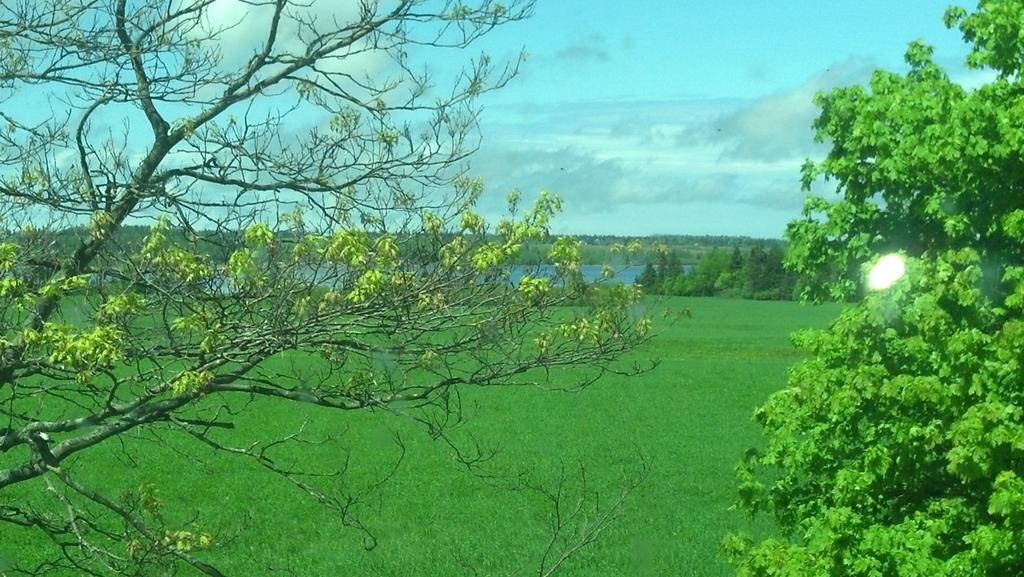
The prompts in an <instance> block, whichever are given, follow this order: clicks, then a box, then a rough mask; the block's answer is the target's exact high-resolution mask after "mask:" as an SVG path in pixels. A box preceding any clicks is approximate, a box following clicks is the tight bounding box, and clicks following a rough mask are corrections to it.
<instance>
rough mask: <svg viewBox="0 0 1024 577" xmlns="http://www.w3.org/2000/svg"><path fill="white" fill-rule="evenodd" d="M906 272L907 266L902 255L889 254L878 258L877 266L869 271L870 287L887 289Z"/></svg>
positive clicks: (872, 288)
mask: <svg viewBox="0 0 1024 577" xmlns="http://www.w3.org/2000/svg"><path fill="white" fill-rule="evenodd" d="M906 272H907V266H906V263H905V262H904V261H903V257H902V256H900V255H898V254H887V255H885V256H883V257H882V258H880V259H878V262H876V263H875V266H873V267H871V271H869V272H868V288H870V289H871V290H885V289H887V288H889V287H891V286H892V285H893V283H895V282H896V281H898V280H900V279H901V278H903V274H904V273H906Z"/></svg>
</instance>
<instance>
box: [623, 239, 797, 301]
mask: <svg viewBox="0 0 1024 577" xmlns="http://www.w3.org/2000/svg"><path fill="white" fill-rule="evenodd" d="M783 256H784V252H783V248H782V246H781V245H780V244H772V245H771V246H769V247H767V248H765V247H764V246H761V245H759V244H755V245H754V246H751V247H749V248H747V249H746V250H744V249H741V248H740V247H739V246H734V247H733V248H732V249H731V250H725V249H720V248H717V247H716V248H712V249H711V250H710V251H708V252H706V253H705V254H704V255H703V256H702V257H701V258H700V260H699V261H698V262H697V264H695V265H692V266H689V267H687V266H684V265H683V263H682V262H681V261H680V259H679V256H678V255H677V254H676V253H675V252H674V251H661V253H660V254H658V255H657V259H656V263H655V262H651V261H648V262H647V266H646V267H645V268H644V271H643V272H642V273H641V274H640V275H639V276H637V279H636V282H637V284H639V285H640V286H642V287H643V288H644V292H646V293H648V294H660V295H676V296H722V297H732V298H746V299H756V300H790V299H792V298H793V295H794V291H795V290H796V276H795V275H794V274H793V273H792V272H790V271H787V270H785V268H784V267H783Z"/></svg>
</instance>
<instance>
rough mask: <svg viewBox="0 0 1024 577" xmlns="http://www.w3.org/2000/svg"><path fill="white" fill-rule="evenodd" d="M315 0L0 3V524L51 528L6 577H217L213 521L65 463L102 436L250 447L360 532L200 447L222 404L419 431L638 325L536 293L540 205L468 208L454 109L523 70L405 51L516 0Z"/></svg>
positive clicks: (551, 206)
mask: <svg viewBox="0 0 1024 577" xmlns="http://www.w3.org/2000/svg"><path fill="white" fill-rule="evenodd" d="M337 4H338V5H342V6H343V7H341V8H336V7H335V3H330V2H321V3H312V2H311V3H308V4H307V3H302V2H296V1H293V0H132V1H128V0H15V1H11V2H0V90H3V98H4V104H3V105H2V109H0V116H2V117H3V118H2V120H3V127H2V129H0V166H2V168H0V196H2V201H0V522H2V523H0V525H4V526H6V527H7V529H5V531H9V530H10V528H12V527H15V528H21V529H22V530H24V531H27V532H32V533H33V535H35V536H37V537H39V538H40V539H45V541H46V542H48V543H49V548H48V549H47V550H46V551H38V550H37V551H34V552H33V555H32V559H33V561H32V563H31V564H28V563H26V562H23V560H22V559H14V560H13V563H14V566H8V567H5V568H0V571H7V572H21V573H32V572H37V573H45V574H48V575H51V574H74V575H80V574H93V575H107V574H111V575H116V574H126V575H127V574H131V575H140V574H149V573H148V571H150V570H152V569H154V568H163V569H160V570H163V571H169V572H170V571H176V570H178V569H189V570H193V571H198V572H200V573H204V574H207V575H220V574H221V573H220V572H219V570H218V569H217V568H216V567H214V566H213V565H212V564H211V563H210V562H209V561H208V560H205V559H206V557H205V553H206V550H207V549H208V548H209V547H211V546H213V545H215V544H216V541H217V538H218V536H217V535H216V534H209V533H207V532H205V531H202V530H201V529H196V528H194V527H200V528H201V527H202V525H201V522H200V523H198V524H194V525H189V527H192V528H188V527H181V526H174V525H173V524H172V523H171V522H169V521H166V519H167V518H168V517H166V516H162V515H159V514H157V512H156V509H157V508H158V507H162V508H169V507H173V505H174V503H173V496H172V497H168V496H167V495H164V497H163V498H162V501H161V503H159V504H158V503H157V500H156V499H155V498H153V496H152V494H150V492H149V490H148V489H146V488H145V487H143V488H139V489H138V490H133V491H127V492H111V491H108V490H107V487H106V486H105V485H104V483H102V482H98V481H96V479H95V478H94V477H89V478H85V476H82V475H80V474H79V470H80V468H81V467H82V466H83V464H84V463H88V462H89V460H90V458H91V456H92V455H94V454H96V451H98V450H100V449H101V448H102V447H104V446H107V445H109V444H111V442H112V441H115V440H117V439H118V438H120V437H122V436H123V435H126V434H139V432H140V431H145V432H146V433H147V434H148V438H151V439H154V440H156V441H157V442H156V443H154V445H153V450H154V451H161V450H163V451H174V452H176V453H184V454H187V455H188V456H189V458H191V459H196V460H209V459H218V458H220V456H221V455H224V454H228V453H230V454H234V455H240V456H243V457H245V458H249V459H251V460H252V462H254V463H256V464H258V465H260V466H262V467H265V468H266V469H268V470H270V471H272V472H274V473H275V474H277V475H279V476H280V477H281V478H282V480H284V481H286V482H291V483H293V484H294V485H295V487H296V488H297V489H298V490H299V491H302V492H305V493H307V494H308V495H309V496H310V497H311V498H313V499H315V500H317V501H318V502H320V503H322V504H323V505H324V506H326V507H330V508H334V509H336V510H337V511H339V512H340V515H339V518H340V519H341V520H342V521H343V522H345V523H350V524H354V525H358V519H355V518H353V517H352V516H351V515H350V514H348V513H347V507H348V505H349V504H350V503H351V502H352V498H351V495H346V494H344V493H341V492H339V491H338V490H337V487H336V485H335V484H332V483H331V482H330V481H331V480H332V479H334V478H335V477H333V476H326V477H316V476H313V477H311V476H308V475H304V473H305V472H307V471H304V470H302V469H301V468H298V469H296V468H290V467H283V466H280V465H279V464H278V461H275V460H274V459H272V458H271V457H270V456H269V454H268V452H267V448H268V446H267V444H266V443H262V444H260V443H255V442H252V443H246V442H239V441H238V434H239V433H238V431H231V433H232V434H233V435H235V436H233V437H222V434H224V431H226V430H230V428H231V427H232V426H233V423H234V419H235V418H236V415H238V414H239V412H240V411H241V412H245V411H260V410H263V408H265V407H267V406H270V404H273V403H286V404H287V403H293V404H298V403H306V404H313V405H318V406H321V407H324V408H328V409H331V410H334V411H337V412H343V411H361V410H378V411H393V412H395V411H400V412H401V414H403V415H407V416H410V417H412V418H413V419H416V420H418V421H420V422H422V423H424V424H426V425H427V427H428V429H429V432H430V433H431V434H432V435H434V436H435V437H438V438H442V439H443V438H445V435H446V425H448V424H450V423H452V422H454V421H456V420H457V419H458V416H459V415H458V403H457V402H456V400H457V399H456V397H457V395H458V391H459V390H461V389H462V388H464V387H468V386H484V385H508V384H529V383H539V382H542V381H544V380H545V379H546V378H548V376H549V375H550V374H551V372H550V371H551V369H553V368H557V367H567V366H571V367H573V371H571V374H572V375H573V376H574V377H575V379H577V380H575V381H573V382H571V383H559V385H564V386H578V385H584V384H586V383H588V382H590V381H592V380H593V379H594V378H596V377H597V376H598V375H599V374H600V373H601V372H602V371H604V370H607V369H608V367H609V363H610V362H611V361H612V360H613V359H615V358H616V357H617V356H618V355H619V354H620V353H621V352H623V351H625V350H627V349H629V348H631V347H632V346H634V345H635V344H636V343H638V342H639V341H641V340H642V339H643V338H644V334H645V332H646V327H647V321H646V320H644V319H641V318H638V317H636V315H635V313H634V308H633V307H632V306H631V303H632V302H633V301H634V300H635V298H636V294H635V292H634V291H633V290H632V289H627V288H621V289H618V290H617V291H613V292H612V294H611V298H607V299H602V301H601V305H600V307H599V308H597V307H596V306H591V307H581V306H576V307H572V308H567V307H561V306H559V305H562V304H565V303H567V302H570V301H571V302H579V299H578V298H577V297H578V296H579V295H578V294H575V291H579V290H584V289H585V287H584V286H583V285H581V284H580V283H577V282H572V281H574V279H575V277H576V275H577V273H578V266H579V258H580V249H579V245H578V244H577V243H576V242H575V241H573V240H571V239H558V240H556V241H555V242H554V243H553V248H552V250H551V253H550V264H551V265H552V267H553V269H554V270H555V271H556V273H555V276H554V277H553V278H545V277H541V276H538V275H534V276H530V275H525V276H522V277H521V278H518V276H513V274H512V269H511V263H512V262H513V260H514V258H515V256H516V254H517V251H518V250H519V248H520V247H521V246H522V245H523V243H525V242H529V241H531V240H537V239H541V238H543V237H545V236H546V235H547V234H548V223H549V219H550V218H551V216H552V215H553V214H554V213H555V212H557V211H558V209H559V204H558V201H557V198H555V197H553V196H548V195H541V196H540V197H539V199H538V200H537V201H536V203H535V204H533V205H532V206H531V207H529V208H528V209H526V210H517V204H518V201H519V199H518V197H517V195H512V196H511V197H510V199H509V200H510V213H509V217H508V218H507V219H504V220H501V221H500V222H498V223H496V224H495V225H494V226H493V227H492V226H491V225H489V224H488V223H487V222H485V220H484V219H483V218H482V217H481V216H480V215H478V214H477V213H476V212H474V206H475V203H476V201H477V198H478V197H479V195H480V194H481V190H482V185H481V184H480V183H479V182H478V181H477V180H475V179H473V178H471V177H470V176H468V175H467V174H466V172H465V170H466V165H465V161H466V159H467V157H468V156H469V155H470V154H471V153H472V152H473V151H474V149H475V147H476V145H477V133H476V119H477V114H478V104H477V99H478V97H479V96H480V95H482V94H484V93H486V92H488V91H490V90H493V89H495V88H497V87H500V86H502V85H503V84H505V83H506V82H507V81H508V80H509V79H510V78H511V77H512V76H513V75H514V74H515V72H516V68H517V66H518V64H519V61H518V60H514V61H511V62H507V63H504V64H500V65H499V64H496V63H495V62H492V61H491V60H490V59H489V58H488V57H487V56H480V57H478V58H477V59H475V60H472V61H470V62H469V63H468V64H466V65H465V67H464V68H461V69H460V70H461V71H457V72H456V73H454V74H451V76H450V77H446V76H444V70H443V67H441V71H440V72H438V73H437V74H438V75H437V76H434V75H432V74H431V72H432V70H431V69H430V68H428V67H426V66H425V64H424V63H425V60H426V59H427V58H434V57H437V56H438V55H440V57H441V59H442V60H443V58H444V57H445V56H444V55H446V54H450V53H451V52H453V51H456V50H458V49H462V48H465V47H467V46H469V45H471V44H472V43H473V42H474V41H475V40H477V39H478V38H479V37H480V36H481V35H483V34H485V33H486V32H488V31H489V30H491V29H493V28H494V27H495V26H499V25H502V24H505V23H507V22H511V21H515V20H518V19H521V18H523V17H525V16H527V15H528V13H529V12H530V10H531V8H532V6H531V2H529V1H516V0H512V1H510V2H507V3H505V4H499V3H496V2H490V1H483V2H480V3H479V4H478V5H474V6H470V5H468V4H466V3H463V2H456V1H451V0H446V1H436V2H435V1H423V0H392V1H388V2H377V1H371V0H363V1H361V2H358V3H356V2H351V3H337ZM456 54H457V52H456ZM282 359H287V360H288V362H287V363H284V362H282ZM282 367H289V368H288V369H287V370H284V369H282ZM179 433H180V434H179ZM300 433H301V432H299V431H296V432H294V434H291V435H289V436H288V437H286V438H283V439H278V440H277V441H278V442H277V444H275V445H274V446H275V449H274V450H275V451H276V450H278V449H280V445H281V444H282V443H283V444H285V445H286V444H287V443H288V442H291V441H294V442H298V441H301V434H300ZM171 435H175V436H174V440H173V441H171V440H169V439H170V436H171ZM182 439H186V440H184V441H183V440H182ZM322 479H325V480H322ZM321 480H322V482H321ZM26 487H28V489H26ZM37 489H45V490H37ZM28 495H31V499H29V498H28V497H27V496H28ZM241 538H244V536H242V537H241ZM36 542H39V541H38V540H37V541H36ZM7 553H8V554H11V553H12V552H9V551H8V552H7Z"/></svg>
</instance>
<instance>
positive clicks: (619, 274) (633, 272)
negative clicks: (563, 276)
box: [512, 264, 644, 284]
mask: <svg viewBox="0 0 1024 577" xmlns="http://www.w3.org/2000/svg"><path fill="white" fill-rule="evenodd" d="M612 268H613V270H614V271H615V276H613V277H611V278H610V279H608V281H609V282H620V283H624V284H633V283H634V282H635V281H636V277H638V276H640V275H641V274H642V273H643V272H644V267H642V266H638V265H631V266H620V267H612ZM603 270H604V267H603V266H602V265H599V264H584V265H580V272H581V273H582V274H583V280H584V281H586V282H593V281H596V280H601V278H602V274H603ZM524 275H530V276H533V277H550V276H555V267H553V266H551V265H540V266H516V267H514V268H513V269H512V282H513V284H519V279H521V278H522V277H523V276H524Z"/></svg>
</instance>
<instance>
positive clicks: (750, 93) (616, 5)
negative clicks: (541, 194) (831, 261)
mask: <svg viewBox="0 0 1024 577" xmlns="http://www.w3.org/2000/svg"><path fill="white" fill-rule="evenodd" d="M948 4H949V0H900V1H898V2H897V1H894V0H859V1H856V2H855V1H853V0H818V1H811V0H773V1H768V0H716V1H711V0H701V1H697V0H631V1H629V2H625V1H621V0H589V1H586V2H584V1H583V0H538V2H537V10H536V14H535V15H534V17H533V18H531V19H530V20H528V21H525V22H520V23H516V24H513V25H509V26H508V27H506V28H505V29H502V30H498V31H496V32H494V33H493V34H492V35H491V36H490V37H488V38H487V39H486V43H485V45H484V46H483V48H484V49H486V50H487V51H488V52H489V53H493V54H494V55H495V56H501V55H512V54H514V53H515V52H516V51H517V50H518V49H520V48H522V47H525V48H526V50H527V52H528V53H529V54H530V58H529V60H528V61H527V63H526V65H525V67H524V69H523V73H522V75H521V76H520V77H519V78H517V79H516V80H515V81H514V82H513V83H512V84H511V85H510V86H508V87H507V88H505V89H504V90H502V91H500V92H498V93H495V94H491V95H488V97H487V98H486V99H485V100H484V106H485V111H484V114H483V127H482V129H483V137H484V142H483V147H482V149H481V150H480V152H479V154H478V155H477V157H476V158H475V160H474V161H473V172H474V173H476V174H478V175H480V176H482V177H484V178H485V181H486V182H487V185H488V189H489V191H490V193H491V194H492V195H493V196H492V197H491V199H492V200H487V199H485V206H496V205H497V204H498V200H497V199H501V198H504V193H505V191H507V190H508V189H510V188H519V189H521V190H522V191H523V193H524V195H527V196H528V195H529V193H531V192H536V191H538V190H541V189H545V190H550V191H551V192H555V193H557V194H559V195H560V196H561V197H562V198H563V199H564V201H565V203H566V210H565V213H564V214H563V215H562V216H561V217H560V218H559V221H558V223H559V224H558V228H560V232H573V233H613V234H623V235H639V234H652V233H658V234H661V233H664V234H736V235H749V236H754V237H780V236H781V235H782V233H783V231H784V229H785V224H786V222H787V221H788V220H790V219H792V218H793V217H795V216H797V215H798V214H799V211H800V207H801V205H802V198H803V196H802V193H801V192H800V187H799V178H798V176H799V167H800V165H801V164H802V162H803V160H804V159H805V158H808V157H811V158H815V157H820V156H821V155H823V153H824V151H825V150H826V148H825V147H824V146H823V145H820V144H815V143H814V142H813V139H812V134H811V130H810V124H811V122H812V120H813V119H814V117H815V108H814V106H813V104H812V102H811V99H812V97H813V95H814V94H815V92H817V91H819V90H824V89H828V88H830V87H835V86H839V85H848V84H852V83H863V82H865V81H866V80H867V78H868V77H869V75H870V73H871V71H872V70H873V69H875V68H879V67H884V68H890V69H902V68H903V54H904V52H905V49H906V45H907V43H908V42H909V41H911V40H914V39H924V40H925V41H926V42H928V43H930V44H932V45H933V46H935V47H936V58H937V60H939V62H941V63H942V64H944V65H946V66H947V67H949V68H950V69H951V73H952V74H953V75H954V77H957V78H959V79H960V80H962V81H963V82H965V83H971V82H977V81H978V78H977V75H978V73H976V72H967V71H964V70H963V69H962V68H961V67H960V63H961V62H962V60H963V58H964V56H965V55H966V52H967V50H966V47H965V45H964V44H963V42H962V40H961V38H960V35H959V33H958V32H957V31H949V30H946V29H945V27H944V26H943V25H942V14H943V12H944V10H945V7H946V6H947V5H948ZM488 203H491V204H490V205H488Z"/></svg>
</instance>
